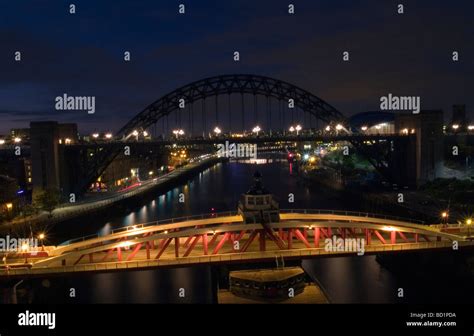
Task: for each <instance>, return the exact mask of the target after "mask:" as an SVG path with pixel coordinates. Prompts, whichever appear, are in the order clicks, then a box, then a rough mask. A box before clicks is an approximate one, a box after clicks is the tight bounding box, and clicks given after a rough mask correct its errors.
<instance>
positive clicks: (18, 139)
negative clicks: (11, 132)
mask: <svg viewBox="0 0 474 336" xmlns="http://www.w3.org/2000/svg"><path fill="white" fill-rule="evenodd" d="M13 141H14V142H15V143H20V142H21V138H18V137H16V138H15V139H13Z"/></svg>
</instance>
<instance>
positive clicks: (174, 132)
mask: <svg viewBox="0 0 474 336" xmlns="http://www.w3.org/2000/svg"><path fill="white" fill-rule="evenodd" d="M173 134H174V135H175V136H176V138H178V135H183V134H184V131H183V130H182V129H179V130H177V129H176V130H173Z"/></svg>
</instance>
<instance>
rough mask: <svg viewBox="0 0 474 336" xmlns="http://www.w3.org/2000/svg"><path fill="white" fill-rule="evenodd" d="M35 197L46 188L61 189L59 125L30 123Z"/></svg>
mask: <svg viewBox="0 0 474 336" xmlns="http://www.w3.org/2000/svg"><path fill="white" fill-rule="evenodd" d="M30 137H31V161H32V167H33V169H32V170H33V197H35V195H36V194H37V193H39V192H41V191H43V190H44V189H46V188H55V189H59V157H58V144H59V134H58V123H57V122H55V121H41V122H31V123H30Z"/></svg>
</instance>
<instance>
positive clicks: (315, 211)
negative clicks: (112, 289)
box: [60, 209, 425, 246]
mask: <svg viewBox="0 0 474 336" xmlns="http://www.w3.org/2000/svg"><path fill="white" fill-rule="evenodd" d="M280 213H282V214H285V213H300V214H301V213H303V214H316V215H342V216H357V217H367V218H379V219H388V220H396V221H402V222H407V223H413V224H425V222H424V221H420V220H414V219H410V218H404V217H398V216H390V215H381V214H375V213H369V212H360V211H345V210H324V209H280ZM237 214H238V213H237V211H224V212H211V213H205V214H200V215H190V216H182V217H174V218H168V219H162V220H157V221H151V222H146V223H140V224H134V225H128V226H124V227H120V228H117V229H113V230H112V231H111V232H110V234H116V233H120V232H127V231H134V230H137V229H142V228H145V227H149V226H157V225H166V224H174V223H179V222H186V221H191V220H199V219H209V218H219V217H228V216H235V215H237ZM100 237H103V235H100V234H98V233H97V234H92V235H88V236H84V237H79V238H74V239H70V240H67V241H65V242H63V243H61V244H60V246H67V245H70V244H72V243H77V242H81V241H84V240H87V239H94V238H100Z"/></svg>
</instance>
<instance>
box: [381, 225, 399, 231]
mask: <svg viewBox="0 0 474 336" xmlns="http://www.w3.org/2000/svg"><path fill="white" fill-rule="evenodd" d="M382 230H384V231H398V230H397V229H396V228H394V227H393V226H384V227H383V228H382Z"/></svg>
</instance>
